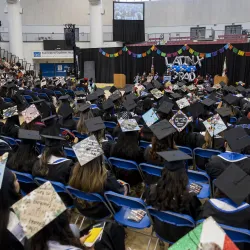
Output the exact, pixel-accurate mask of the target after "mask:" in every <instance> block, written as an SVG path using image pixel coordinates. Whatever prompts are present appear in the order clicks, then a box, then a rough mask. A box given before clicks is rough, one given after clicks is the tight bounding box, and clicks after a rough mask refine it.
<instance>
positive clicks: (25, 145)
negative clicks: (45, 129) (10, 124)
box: [6, 129, 40, 174]
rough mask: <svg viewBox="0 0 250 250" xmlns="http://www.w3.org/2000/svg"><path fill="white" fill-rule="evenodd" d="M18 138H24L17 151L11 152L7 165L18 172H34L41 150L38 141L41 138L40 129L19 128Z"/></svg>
mask: <svg viewBox="0 0 250 250" xmlns="http://www.w3.org/2000/svg"><path fill="white" fill-rule="evenodd" d="M18 138H19V139H21V140H22V142H21V143H20V145H19V146H18V148H17V150H16V151H15V152H11V153H10V154H9V157H8V161H7V164H6V166H7V167H8V168H10V169H13V170H15V171H18V172H25V173H29V174H31V173H32V168H33V165H34V163H35V161H36V160H37V157H38V155H39V151H38V149H37V147H36V141H38V140H40V135H39V132H38V131H30V130H24V129H19V133H18Z"/></svg>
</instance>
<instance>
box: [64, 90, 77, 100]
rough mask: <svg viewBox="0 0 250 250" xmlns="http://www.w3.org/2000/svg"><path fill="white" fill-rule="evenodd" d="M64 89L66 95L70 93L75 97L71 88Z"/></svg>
mask: <svg viewBox="0 0 250 250" xmlns="http://www.w3.org/2000/svg"><path fill="white" fill-rule="evenodd" d="M65 91H66V93H67V94H68V95H70V96H71V97H73V98H75V93H74V91H73V90H71V89H66V90H65Z"/></svg>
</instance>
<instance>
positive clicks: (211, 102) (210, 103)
mask: <svg viewBox="0 0 250 250" xmlns="http://www.w3.org/2000/svg"><path fill="white" fill-rule="evenodd" d="M201 103H202V104H203V105H205V106H207V107H210V106H212V105H214V104H215V103H216V101H215V100H212V99H210V98H206V99H205V100H203V101H202V102H201Z"/></svg>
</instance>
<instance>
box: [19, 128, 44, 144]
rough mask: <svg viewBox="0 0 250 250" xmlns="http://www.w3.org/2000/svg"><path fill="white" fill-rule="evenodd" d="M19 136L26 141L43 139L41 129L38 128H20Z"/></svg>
mask: <svg viewBox="0 0 250 250" xmlns="http://www.w3.org/2000/svg"><path fill="white" fill-rule="evenodd" d="M18 138H19V139H21V140H23V141H24V142H25V141H28V142H30V141H39V140H41V136H40V133H39V131H36V130H28V129H21V128H20V129H19V130H18Z"/></svg>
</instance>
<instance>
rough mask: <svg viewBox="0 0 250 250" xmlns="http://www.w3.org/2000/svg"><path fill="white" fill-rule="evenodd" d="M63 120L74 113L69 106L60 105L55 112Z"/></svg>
mask: <svg viewBox="0 0 250 250" xmlns="http://www.w3.org/2000/svg"><path fill="white" fill-rule="evenodd" d="M57 113H58V114H59V115H61V116H62V117H63V118H67V117H68V116H69V115H71V114H73V113H74V110H73V109H72V108H71V107H70V105H69V104H65V105H62V106H61V107H60V108H59V109H58V112H57Z"/></svg>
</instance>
